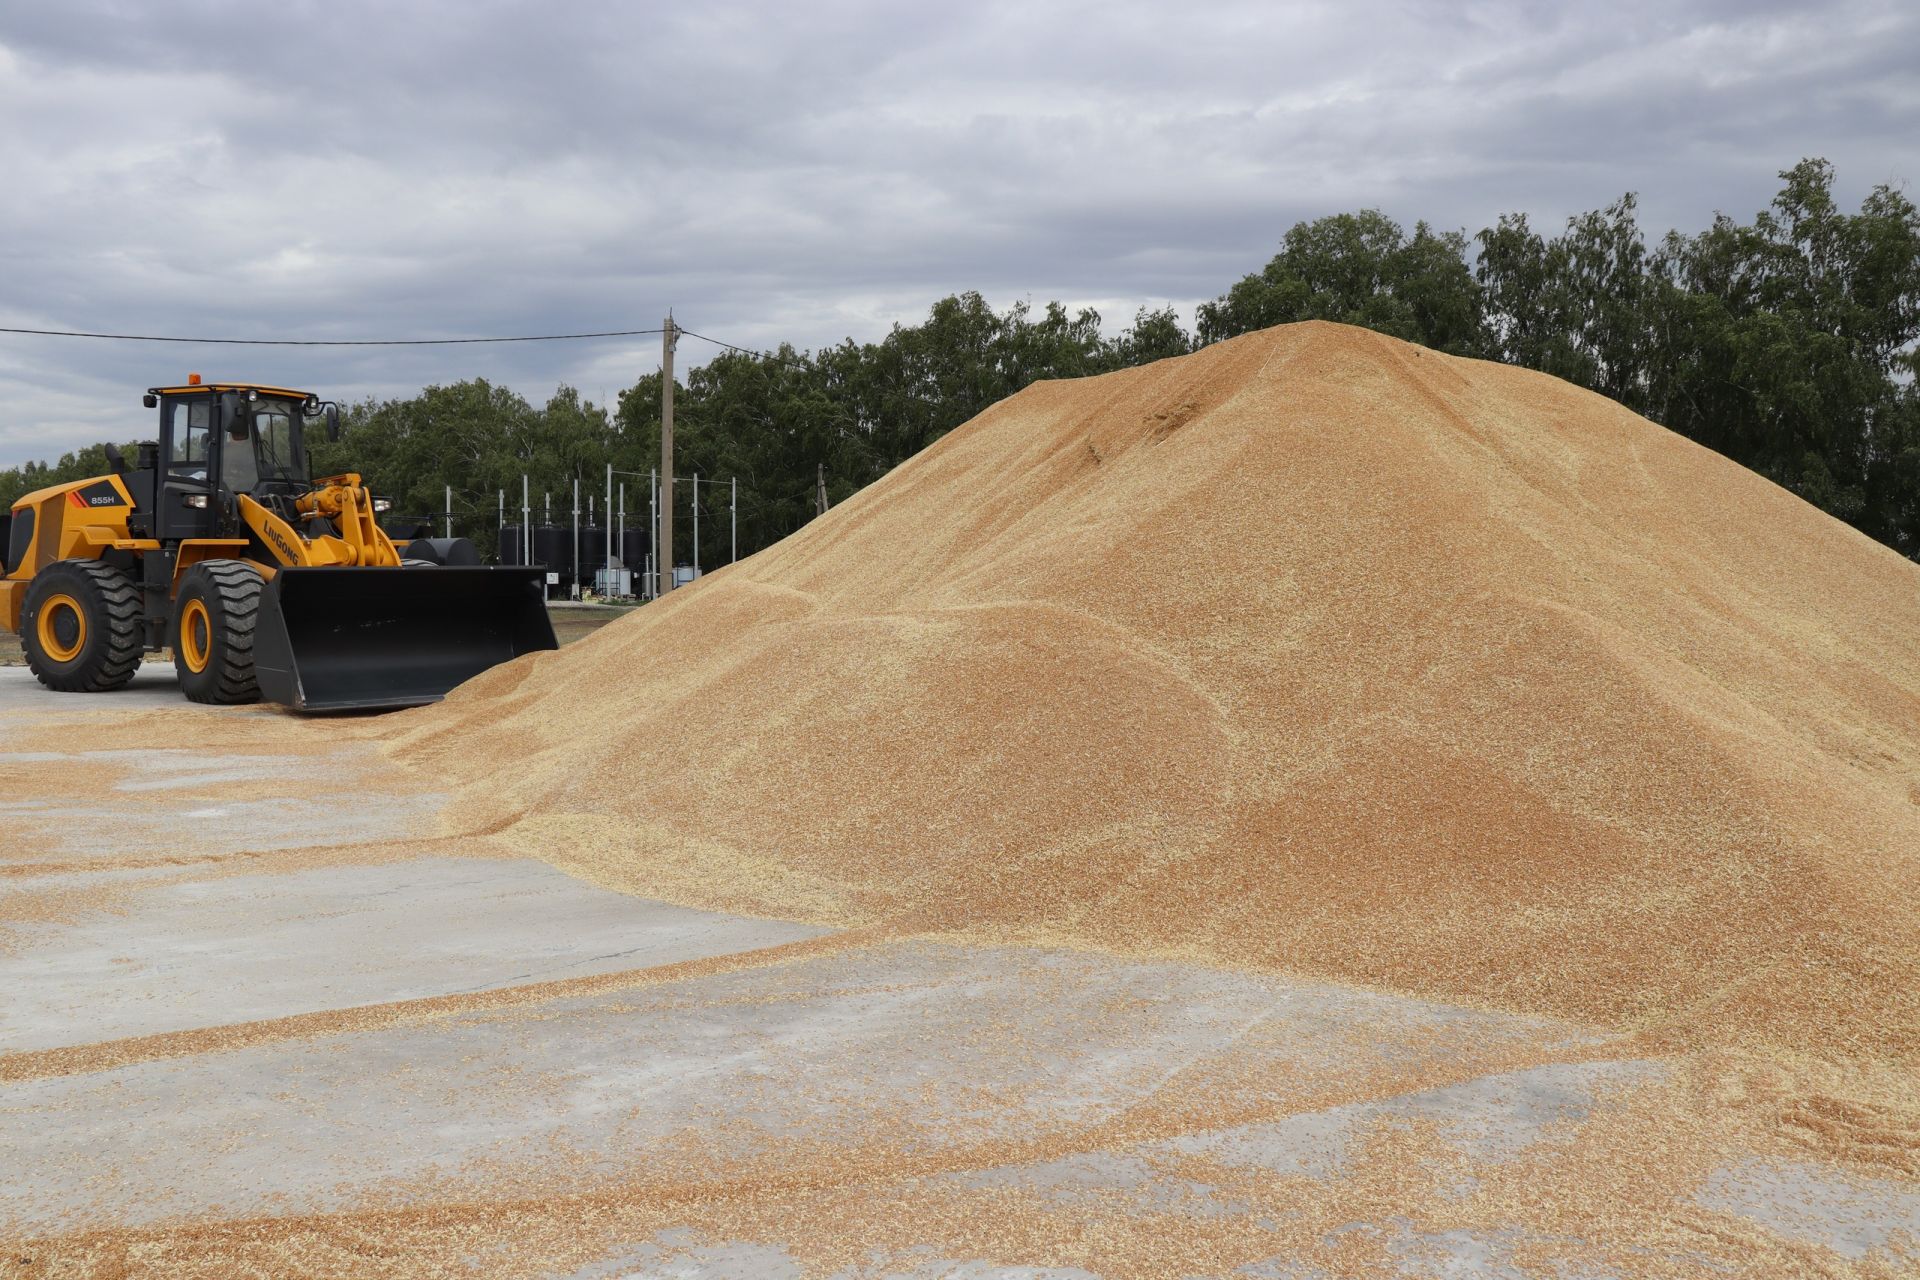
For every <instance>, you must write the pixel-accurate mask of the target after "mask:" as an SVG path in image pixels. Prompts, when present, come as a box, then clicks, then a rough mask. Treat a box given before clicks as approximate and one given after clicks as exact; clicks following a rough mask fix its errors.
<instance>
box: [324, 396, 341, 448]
mask: <svg viewBox="0 0 1920 1280" xmlns="http://www.w3.org/2000/svg"><path fill="white" fill-rule="evenodd" d="M339 438H340V406H339V405H337V404H335V403H333V402H332V401H331V400H329V401H328V402H327V439H329V440H338V439H339Z"/></svg>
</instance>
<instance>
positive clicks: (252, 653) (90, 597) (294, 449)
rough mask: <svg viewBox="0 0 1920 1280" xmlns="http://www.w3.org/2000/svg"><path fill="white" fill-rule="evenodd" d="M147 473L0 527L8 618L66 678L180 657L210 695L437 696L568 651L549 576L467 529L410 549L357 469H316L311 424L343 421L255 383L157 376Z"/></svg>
mask: <svg viewBox="0 0 1920 1280" xmlns="http://www.w3.org/2000/svg"><path fill="white" fill-rule="evenodd" d="M144 403H145V404H146V407H147V408H149V409H158V410H159V411H160V433H159V439H158V440H156V441H153V442H150V443H146V444H142V445H141V446H140V450H139V454H140V456H139V458H138V460H137V463H136V465H135V466H133V467H129V466H128V465H127V463H126V459H125V458H124V457H123V456H122V455H121V454H120V452H119V451H118V450H116V449H112V448H109V450H108V461H109V466H110V468H111V474H109V475H105V476H100V477H97V478H95V479H90V480H80V481H75V482H74V483H71V484H63V485H55V486H53V487H51V488H47V489H41V490H39V491H38V492H36V493H30V494H28V495H27V496H26V497H24V498H22V499H20V500H19V501H18V502H16V503H15V504H14V506H13V511H12V513H11V514H10V515H9V516H7V517H6V518H5V519H4V520H0V525H4V526H5V528H4V531H0V555H3V557H4V558H3V559H0V626H4V627H5V628H6V629H7V630H10V631H14V632H18V633H19V635H20V639H21V645H22V647H23V648H24V649H25V650H26V655H27V665H28V666H30V667H31V668H33V673H34V675H36V676H37V677H39V679H40V682H41V683H42V684H44V685H46V686H47V687H49V688H52V689H61V690H68V691H76V692H95V691H105V690H108V689H118V688H120V687H121V686H122V685H124V684H126V683H127V681H129V680H130V679H132V678H133V673H134V671H135V670H136V669H137V668H138V666H139V664H140V658H141V655H142V654H143V653H148V652H154V651H157V650H160V649H165V648H171V649H172V650H173V665H174V669H175V670H176V671H178V672H179V675H180V687H181V689H182V691H184V692H185V693H186V695H187V697H189V698H192V699H193V700H194V701H196V702H219V703H237V702H253V701H255V700H257V699H262V698H264V699H266V700H267V701H269V702H278V703H282V704H284V705H286V706H288V707H292V708H294V709H295V710H300V711H337V710H349V709H359V708H375V707H408V706H417V705H419V704H421V703H426V702H437V701H439V699H440V698H442V697H443V696H445V694H446V693H447V691H448V690H450V689H452V688H453V687H454V686H455V685H457V684H459V683H461V682H462V681H464V680H467V679H469V678H471V677H473V676H476V675H478V674H479V673H480V672H482V671H485V670H487V669H488V668H489V667H493V666H496V665H498V664H499V663H502V662H506V661H508V660H510V659H512V658H516V657H518V656H520V655H521V654H523V653H529V652H532V651H534V650H537V649H552V648H555V647H556V645H555V643H554V635H553V624H552V623H551V622H550V621H549V620H548V618H547V606H546V597H545V588H544V586H543V582H544V573H543V572H542V571H541V570H539V569H537V568H531V569H530V568H485V567H482V566H481V564H480V558H479V556H478V555H477V554H475V552H474V549H473V545H472V544H471V543H469V542H467V541H466V539H464V538H452V539H441V538H428V539H415V540H410V541H406V542H395V541H394V540H393V539H391V538H389V537H388V536H387V535H386V533H384V532H383V531H382V530H381V528H380V524H379V520H378V516H377V513H378V512H379V511H380V510H381V509H382V508H383V506H384V505H385V504H384V503H382V502H380V501H378V500H376V499H373V498H371V497H369V495H368V493H367V489H366V487H365V486H364V485H363V484H362V483H361V480H360V477H359V476H357V475H337V476H328V477H326V478H324V479H321V480H317V481H316V480H311V479H310V478H309V476H310V472H309V470H308V464H307V451H306V432H307V430H308V429H309V427H311V426H313V425H315V424H316V423H319V424H324V426H325V429H326V431H327V433H328V435H329V437H330V438H334V439H337V438H338V437H339V431H340V414H339V409H338V407H337V406H335V405H334V404H332V403H331V402H327V403H323V402H322V401H321V400H320V399H319V397H317V396H314V395H311V394H309V393H307V392H304V391H291V390H288V389H286V388H283V387H268V386H261V385H257V384H253V383H226V382H223V383H214V384H202V382H201V381H200V377H199V375H198V374H194V375H191V376H190V377H189V378H188V381H187V385H185V386H177V387H154V388H151V389H150V390H148V392H147V394H146V396H145V397H144Z"/></svg>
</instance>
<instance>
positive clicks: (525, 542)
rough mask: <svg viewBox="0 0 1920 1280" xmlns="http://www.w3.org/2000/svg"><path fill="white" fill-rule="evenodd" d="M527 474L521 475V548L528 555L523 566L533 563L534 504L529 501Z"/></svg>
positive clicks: (523, 560) (524, 557)
mask: <svg viewBox="0 0 1920 1280" xmlns="http://www.w3.org/2000/svg"><path fill="white" fill-rule="evenodd" d="M529 496H530V495H529V492H528V489H527V473H526V472H524V471H522V472H521V473H520V548H521V550H522V551H524V552H525V553H526V554H525V555H523V556H521V557H520V563H521V564H532V563H533V503H532V502H530V501H529V500H528V498H529Z"/></svg>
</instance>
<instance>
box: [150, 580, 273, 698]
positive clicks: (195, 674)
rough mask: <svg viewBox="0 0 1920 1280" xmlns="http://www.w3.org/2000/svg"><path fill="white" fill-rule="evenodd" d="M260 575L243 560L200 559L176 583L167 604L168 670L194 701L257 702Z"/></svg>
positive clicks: (258, 685) (258, 690) (258, 694)
mask: <svg viewBox="0 0 1920 1280" xmlns="http://www.w3.org/2000/svg"><path fill="white" fill-rule="evenodd" d="M261 586H262V582H261V578H260V571H259V570H258V569H255V568H254V567H253V566H252V565H250V564H248V563H247V562H246V561H244V560H203V561H201V562H200V563H199V564H196V565H194V566H193V567H192V568H191V569H188V570H187V572H186V576H185V577H183V578H182V579H181V580H180V593H179V595H177V596H176V597H175V598H174V602H173V633H172V634H173V669H174V670H175V671H176V672H178V673H179V676H180V690H181V692H183V693H185V694H186V695H187V697H189V698H191V699H192V700H193V701H195V702H210V703H215V704H219V705H225V706H233V705H236V704H239V703H246V702H258V701H259V700H260V682H259V681H258V680H256V679H255V678H254V674H253V633H254V625H255V623H257V622H258V621H259V619H260V590H261Z"/></svg>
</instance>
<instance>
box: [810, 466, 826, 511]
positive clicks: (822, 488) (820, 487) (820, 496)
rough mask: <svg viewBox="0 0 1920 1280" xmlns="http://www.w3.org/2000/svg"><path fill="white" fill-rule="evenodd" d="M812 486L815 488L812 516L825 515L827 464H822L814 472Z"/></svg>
mask: <svg viewBox="0 0 1920 1280" xmlns="http://www.w3.org/2000/svg"><path fill="white" fill-rule="evenodd" d="M814 484H815V485H816V486H817V487H816V489H815V491H814V496H813V514H815V515H817V516H823V515H825V514H827V464H826V463H824V462H822V463H820V464H819V467H818V469H817V470H816V471H815V472H814Z"/></svg>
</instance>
